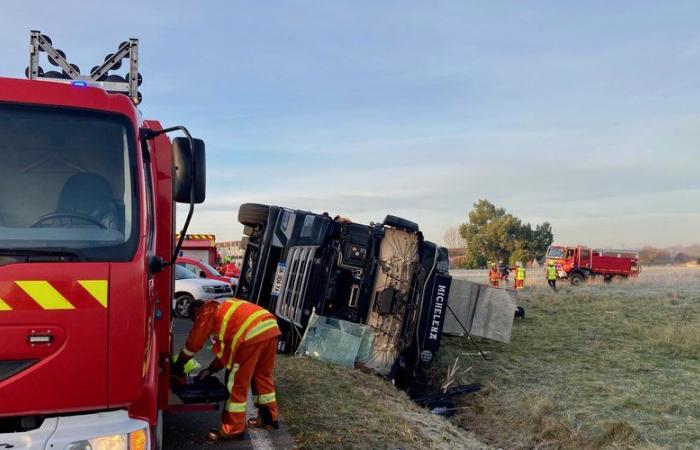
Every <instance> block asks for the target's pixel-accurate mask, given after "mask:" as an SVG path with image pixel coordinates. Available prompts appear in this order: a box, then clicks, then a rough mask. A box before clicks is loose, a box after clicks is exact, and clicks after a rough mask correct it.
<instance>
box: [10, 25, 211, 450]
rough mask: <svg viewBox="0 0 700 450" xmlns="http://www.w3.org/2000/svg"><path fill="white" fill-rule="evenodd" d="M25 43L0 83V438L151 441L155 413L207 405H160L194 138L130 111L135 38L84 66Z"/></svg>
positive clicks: (37, 41) (38, 38) (43, 44)
mask: <svg viewBox="0 0 700 450" xmlns="http://www.w3.org/2000/svg"><path fill="white" fill-rule="evenodd" d="M30 49H31V56H30V65H29V67H28V68H27V71H26V75H27V77H28V78H29V80H19V79H10V78H0V136H1V137H0V155H2V163H1V164H0V449H31V450H38V449H56V450H88V449H90V450H106V449H110V450H144V449H159V448H161V447H160V446H161V441H160V435H161V430H162V420H161V418H162V414H161V411H163V410H166V409H175V410H177V409H182V410H184V409H188V410H192V409H200V408H209V409H213V407H212V405H211V404H210V405H192V404H190V405H185V404H181V403H182V402H180V401H169V398H171V397H172V396H171V395H170V393H171V391H170V387H169V360H170V354H171V335H170V328H171V318H170V317H171V314H170V303H171V298H172V295H173V272H174V271H173V270H172V267H173V263H174V262H175V258H176V256H177V254H178V252H179V250H180V248H181V246H182V240H180V241H179V242H177V243H175V242H174V237H175V221H174V217H175V202H179V203H186V204H189V213H188V216H187V220H186V221H185V226H184V229H183V230H182V231H181V232H180V236H182V237H184V236H185V234H186V230H187V225H188V224H189V220H190V218H191V216H192V212H193V209H194V205H195V204H196V203H201V202H202V201H204V197H205V156H204V143H203V142H202V141H200V140H198V139H193V138H192V137H191V136H190V133H189V132H188V131H187V129H186V128H184V127H181V126H178V127H172V128H165V129H164V128H162V127H161V125H160V124H159V123H158V122H157V121H153V120H144V119H142V118H141V115H140V113H139V111H138V110H137V108H136V105H137V104H138V103H139V102H140V100H141V96H140V94H139V93H138V85H140V84H141V75H139V74H138V71H137V62H138V57H137V51H138V41H137V40H136V39H130V40H129V41H126V42H124V43H122V44H121V45H120V46H119V48H118V49H117V51H116V52H115V53H113V54H110V55H108V56H107V58H105V61H104V63H102V64H101V65H99V66H96V67H94V68H93V69H92V70H91V71H90V75H87V76H86V75H80V69H79V68H78V67H77V66H75V65H71V64H69V63H68V61H67V59H66V57H65V54H64V53H63V52H61V51H60V50H57V49H54V47H53V46H52V43H51V40H50V39H49V38H48V37H47V36H45V35H42V34H41V33H39V32H32V33H31V45H30ZM42 54H43V55H45V56H48V59H49V62H50V63H51V64H53V65H56V66H58V67H59V69H60V70H61V71H60V72H59V71H51V72H46V73H45V72H44V71H43V69H42V68H41V67H40V66H39V58H40V56H42ZM123 59H126V60H128V65H129V67H128V73H127V75H126V77H122V76H119V75H109V74H108V73H109V72H110V71H114V70H116V69H118V68H119V67H118V66H119V65H120V64H121V62H122V60H123ZM174 131H180V132H182V133H183V134H184V135H185V136H186V137H184V138H183V137H177V138H174V139H173V140H172V142H171V141H170V140H169V139H168V137H166V133H170V132H174ZM176 403H177V404H176Z"/></svg>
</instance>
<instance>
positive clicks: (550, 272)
mask: <svg viewBox="0 0 700 450" xmlns="http://www.w3.org/2000/svg"><path fill="white" fill-rule="evenodd" d="M547 279H548V280H556V279H557V268H556V267H554V266H550V267H547Z"/></svg>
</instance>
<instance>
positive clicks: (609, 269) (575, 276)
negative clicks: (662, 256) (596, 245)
mask: <svg viewBox="0 0 700 450" xmlns="http://www.w3.org/2000/svg"><path fill="white" fill-rule="evenodd" d="M546 259H547V264H549V263H550V262H553V263H554V265H555V267H556V269H557V273H558V276H559V278H560V279H568V280H570V281H571V284H573V285H574V286H578V285H579V284H581V283H584V282H585V281H586V280H588V279H589V278H592V277H602V278H603V281H606V282H609V281H612V279H613V278H614V277H621V278H627V277H636V276H637V275H639V272H640V266H639V254H638V253H636V252H630V251H622V250H596V249H591V248H588V247H584V246H581V245H578V246H576V247H567V246H564V245H552V246H550V247H549V249H547V258H546Z"/></svg>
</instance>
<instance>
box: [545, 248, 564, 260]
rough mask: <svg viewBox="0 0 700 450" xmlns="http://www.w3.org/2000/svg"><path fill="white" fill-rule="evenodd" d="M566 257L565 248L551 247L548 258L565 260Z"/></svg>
mask: <svg viewBox="0 0 700 450" xmlns="http://www.w3.org/2000/svg"><path fill="white" fill-rule="evenodd" d="M563 257H564V247H549V250H548V251H547V258H563Z"/></svg>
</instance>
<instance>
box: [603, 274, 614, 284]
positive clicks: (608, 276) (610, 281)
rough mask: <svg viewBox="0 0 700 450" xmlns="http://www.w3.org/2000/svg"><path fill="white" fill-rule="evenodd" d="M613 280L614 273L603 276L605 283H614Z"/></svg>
mask: <svg viewBox="0 0 700 450" xmlns="http://www.w3.org/2000/svg"><path fill="white" fill-rule="evenodd" d="M612 280H613V275H605V276H604V277H603V282H605V283H612Z"/></svg>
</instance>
